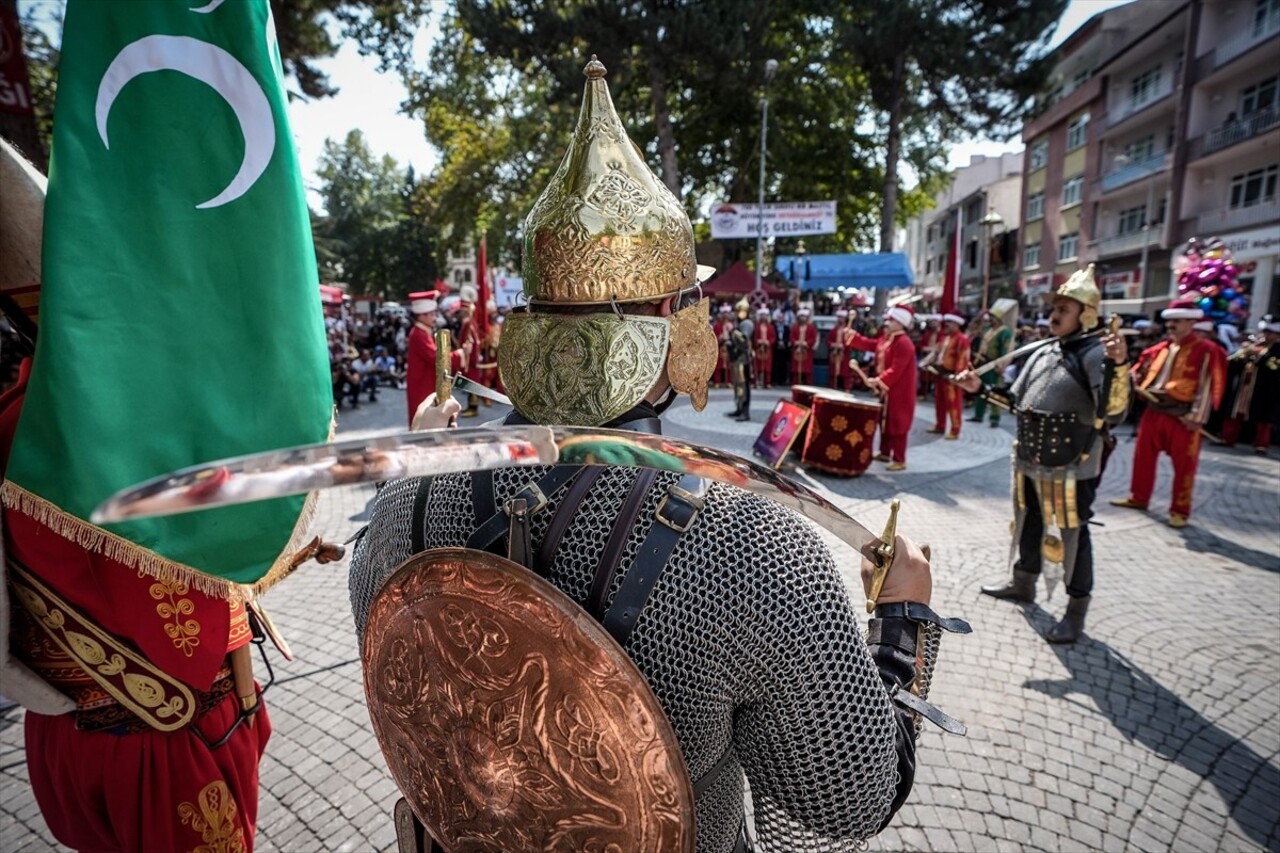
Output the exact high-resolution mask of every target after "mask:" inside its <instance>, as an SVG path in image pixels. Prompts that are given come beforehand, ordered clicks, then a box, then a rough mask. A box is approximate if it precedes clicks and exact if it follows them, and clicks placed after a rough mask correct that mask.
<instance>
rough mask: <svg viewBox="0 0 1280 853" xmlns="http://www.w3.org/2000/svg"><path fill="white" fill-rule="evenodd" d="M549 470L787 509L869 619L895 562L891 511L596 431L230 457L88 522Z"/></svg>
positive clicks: (750, 466) (416, 437)
mask: <svg viewBox="0 0 1280 853" xmlns="http://www.w3.org/2000/svg"><path fill="white" fill-rule="evenodd" d="M557 463H558V464H562V465H566V464H567V465H617V466H622V467H630V468H653V469H656V470H659V471H671V472H674V473H677V474H693V475H695V476H698V477H702V478H704V479H707V480H714V481H716V482H719V483H726V484H728V485H731V486H736V487H737V488H740V489H742V490H744V491H748V492H751V493H753V494H757V495H761V496H763V497H766V498H769V499H770V500H772V501H775V502H776V503H779V504H782V505H783V506H786V507H789V508H790V509H792V510H794V511H796V512H798V513H800V514H801V515H802V516H804V517H805V518H808V519H809V520H811V521H813V522H814V523H815V524H817V525H818V526H819V527H822V528H823V529H825V530H829V531H830V532H832V533H833V534H835V535H836V537H837V538H839V539H840V540H841V541H842V542H845V543H847V544H848V545H850V546H852V547H853V548H854V549H855V550H856V551H858V552H859V553H860V554H862V555H863V556H865V557H867V558H868V559H869V560H871V562H872V564H873V565H874V566H876V573H875V578H874V579H873V582H872V596H871V598H870V599H869V600H868V601H867V605H868V612H870V611H871V610H873V609H874V608H875V597H876V596H878V595H879V591H880V586H881V585H882V584H883V583H884V576H885V574H886V573H887V572H888V569H889V564H890V563H891V562H892V561H893V553H894V536H895V533H896V525H897V514H898V506H897V501H895V502H894V504H893V506H892V508H891V515H890V519H889V524H888V526H887V527H886V528H885V531H884V533H883V534H882V535H880V536H877V535H876V534H875V533H872V532H871V531H870V530H868V529H867V528H866V527H864V526H863V525H862V524H860V523H859V522H857V521H855V520H854V519H853V518H851V517H850V516H849V515H847V514H846V513H845V512H844V511H843V510H841V509H840V508H839V507H837V506H835V505H834V504H832V503H831V502H830V501H828V500H827V499H826V498H824V497H822V496H821V495H819V494H818V493H817V492H815V491H813V490H812V489H810V488H808V487H806V486H803V485H801V484H800V483H797V482H795V481H794V480H791V479H789V478H787V477H785V476H783V475H781V474H779V473H778V472H776V471H774V470H772V469H770V468H766V467H764V466H763V465H759V464H757V463H755V462H752V461H750V460H748V459H743V458H742V457H740V456H736V455H734V454H732V453H728V452H726V451H723V450H717V449H715V448H712V447H703V446H701V445H697V444H692V443H690V442H686V441H680V440H679V439H675V438H670V437H668V436H662V435H650V434H647V433H637V432H630V431H625V430H613V429H604V428H599V427H561V426H557V427H548V426H537V425H531V424H530V425H516V426H496V427H473V428H469V429H444V430H425V431H418V432H396V433H385V434H381V435H374V436H370V437H367V438H360V439H350V440H347V441H339V442H334V443H331V444H312V445H304V446H301V447H291V448H284V449H282V450H272V451H267V452H265V453H254V454H249V455H247V456H237V457H234V458H231V459H224V460H221V461H217V462H210V463H207V464H204V465H195V466H192V467H190V468H183V469H181V470H179V471H174V472H172V473H170V474H165V475H163V476H160V477H155V478H153V479H150V480H147V481H145V482H142V483H139V484H137V485H135V486H130V487H129V488H126V489H123V490H121V491H119V492H117V493H116V494H114V495H112V496H111V497H110V498H108V499H107V500H106V501H104V502H103V503H102V504H101V505H100V506H98V508H97V509H95V510H94V512H93V514H92V515H91V516H90V520H91V521H92V522H93V523H94V524H107V523H111V522H117V521H127V520H130V519H135V518H145V517H149V516H159V515H173V514H177V513H184V512H193V511H196V510H201V509H210V508H213V507H218V506H226V505H229V504H238V503H247V502H249V501H257V500H267V499H269V498H279V497H285V496H288V495H297V494H304V493H306V492H310V491H313V490H316V489H328V488H334V487H337V486H346V485H354V484H360V483H379V482H383V481H385V480H392V479H398V478H401V477H422V476H437V475H440V474H452V473H462V472H466V471H479V470H491V469H495V468H509V467H529V466H535V465H554V464H557Z"/></svg>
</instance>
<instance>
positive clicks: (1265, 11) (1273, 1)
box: [1253, 0, 1280, 36]
mask: <svg viewBox="0 0 1280 853" xmlns="http://www.w3.org/2000/svg"><path fill="white" fill-rule="evenodd" d="M1277 28H1280V0H1257V2H1255V3H1254V5H1253V34H1254V35H1255V36H1260V35H1262V34H1263V33H1264V32H1266V31H1267V30H1268V29H1277Z"/></svg>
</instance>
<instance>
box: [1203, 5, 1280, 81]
mask: <svg viewBox="0 0 1280 853" xmlns="http://www.w3.org/2000/svg"><path fill="white" fill-rule="evenodd" d="M1276 33H1280V12H1277V13H1273V14H1271V15H1268V16H1267V19H1266V20H1265V21H1263V23H1262V26H1261V27H1255V25H1254V24H1253V23H1252V22H1250V24H1249V28H1248V29H1246V30H1244V31H1243V32H1239V33H1236V34H1235V35H1234V36H1232V37H1231V38H1229V39H1227V40H1225V41H1224V42H1222V44H1220V45H1218V47H1217V49H1215V50H1214V52H1213V67H1214V68H1221V67H1222V66H1223V65H1226V64H1227V63H1228V62H1230V61H1231V60H1233V59H1235V58H1236V57H1237V56H1239V55H1240V54H1242V53H1244V52H1246V51H1248V50H1249V49H1251V48H1253V47H1254V46H1255V45H1259V44H1262V43H1263V42H1264V41H1266V40H1267V39H1269V38H1271V37H1272V36H1273V35H1275V34H1276Z"/></svg>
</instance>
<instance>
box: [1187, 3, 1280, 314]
mask: <svg viewBox="0 0 1280 853" xmlns="http://www.w3.org/2000/svg"><path fill="white" fill-rule="evenodd" d="M1194 5H1195V6H1196V7H1198V11H1199V25H1198V27H1197V28H1196V29H1197V31H1196V34H1195V48H1194V54H1195V60H1194V63H1193V64H1192V74H1193V82H1192V86H1191V90H1190V93H1189V96H1188V98H1187V122H1186V136H1185V147H1186V154H1185V165H1184V168H1183V176H1182V191H1181V193H1180V195H1179V197H1178V199H1177V201H1178V207H1177V211H1178V239H1179V240H1180V241H1185V240H1187V239H1188V238H1190V237H1192V236H1199V237H1202V238H1208V237H1214V236H1216V237H1220V238H1222V240H1223V241H1224V242H1225V243H1226V244H1227V246H1228V247H1229V248H1230V249H1231V252H1232V255H1233V256H1234V257H1235V259H1236V260H1237V261H1238V262H1239V263H1240V266H1241V272H1242V276H1241V278H1242V279H1243V280H1244V281H1246V282H1247V283H1248V285H1249V289H1250V291H1251V294H1252V311H1251V317H1250V319H1251V320H1254V321H1256V320H1257V319H1258V318H1259V317H1261V316H1262V315H1264V314H1275V313H1280V196H1277V193H1276V183H1277V172H1280V0H1197V2H1196V3H1195V4H1194Z"/></svg>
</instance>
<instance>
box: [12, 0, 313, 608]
mask: <svg viewBox="0 0 1280 853" xmlns="http://www.w3.org/2000/svg"><path fill="white" fill-rule="evenodd" d="M192 6H196V8H191V7H192ZM44 223H45V227H44V252H43V264H44V281H43V288H42V293H41V312H40V333H39V342H38V344H37V349H36V354H35V359H34V362H33V368H32V374H31V380H30V383H29V385H28V389H27V396H26V402H25V404H24V407H23V412H22V419H21V421H20V422H19V424H18V429H17V434H16V437H15V440H14V444H13V450H12V453H11V456H10V462H9V467H8V471H7V477H8V480H7V481H6V482H5V484H4V487H3V497H4V502H5V504H6V505H7V506H8V507H9V508H10V509H11V510H16V511H19V512H23V513H25V514H27V515H30V516H32V517H34V518H35V519H36V520H37V521H40V522H41V523H43V524H45V525H47V526H48V527H50V528H51V529H53V530H54V531H55V532H57V533H59V534H61V535H63V536H66V537H68V538H72V539H75V540H76V541H78V542H80V543H81V544H82V545H84V546H85V547H86V548H89V549H91V550H95V551H100V552H103V553H105V554H107V555H108V556H110V557H113V558H115V559H118V560H121V561H122V562H124V563H126V564H127V565H130V566H133V567H136V568H138V569H140V570H142V571H144V572H146V573H148V574H154V575H156V576H162V577H163V576H168V577H186V578H187V579H189V580H191V581H193V582H194V583H196V584H197V585H198V586H200V587H201V588H203V589H205V590H206V591H222V592H226V591H227V590H228V587H227V584H226V583H225V581H226V580H229V581H234V582H238V583H246V584H247V583H256V582H265V581H269V580H270V576H271V572H272V570H273V568H278V567H282V566H283V565H284V563H285V560H286V557H287V552H288V551H289V549H290V548H291V547H292V546H293V545H294V544H296V543H297V542H299V541H300V539H301V537H302V535H303V534H304V533H305V531H306V526H307V521H308V519H307V517H306V516H307V515H308V513H307V503H306V501H305V500H304V499H303V498H300V497H299V498H293V499H281V500H274V501H270V502H262V503H257V504H248V505H244V506H240V507H233V508H228V509H219V510H213V511H210V512H206V513H196V514H192V515H188V516H174V517H171V518H161V519H153V520H149V521H139V522H129V523H126V524H120V525H113V526H111V528H110V529H109V530H107V529H102V528H98V527H94V526H93V525H90V524H89V523H88V522H87V521H86V520H85V519H87V518H88V517H89V513H90V512H91V510H92V509H93V507H94V506H95V505H96V504H97V503H99V502H100V501H101V500H103V499H104V498H106V497H107V496H108V495H110V494H112V493H113V492H115V491H116V490H118V489H120V488H122V487H123V486H126V485H129V484H130V483H134V482H137V481H138V480H141V479H144V478H147V477H152V476H155V475H157V474H161V473H163V472H165V471H169V470H172V469H174V468H178V467H182V466H185V465H190V464H194V463H197V462H202V461H207V460H211V459H218V458H222V457H225V456H231V455H236V454H240V453H247V452H252V451H259V450H266V449H270V448H275V447H281V446H285V445H293V444H299V443H305V442H315V441H323V440H325V438H326V437H327V435H328V433H329V426H330V422H331V418H332V392H331V384H330V380H329V373H328V365H327V358H328V356H327V351H326V347H325V333H324V321H323V317H322V315H321V308H320V301H319V292H318V278H317V275H316V267H315V256H314V252H313V249H312V243H311V230H310V225H309V219H308V213H307V206H306V201H305V198H304V195H303V188H302V181H301V176H300V174H299V171H298V162H297V155H296V153H295V151H294V148H293V137H292V135H291V134H290V132H289V124H288V120H287V117H286V113H285V92H284V87H283V82H282V73H281V67H280V58H279V51H278V48H277V45H276V38H275V28H274V26H273V24H272V20H271V13H270V9H269V7H268V3H267V0H232V2H224V0H211V2H208V3H205V4H204V5H197V4H194V3H183V2H174V0H129V2H99V0H71V2H70V3H68V6H67V13H66V18H65V28H64V36H63V45H62V61H61V66H60V68H59V78H58V99H57V105H56V108H55V111H54V132H53V150H52V159H51V164H50V172H49V190H48V199H47V202H46V206H45V220H44ZM211 576H212V577H211ZM219 578H220V579H223V580H217V579H219Z"/></svg>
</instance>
